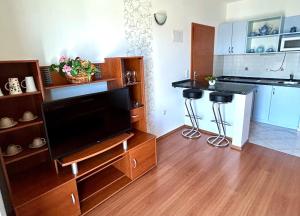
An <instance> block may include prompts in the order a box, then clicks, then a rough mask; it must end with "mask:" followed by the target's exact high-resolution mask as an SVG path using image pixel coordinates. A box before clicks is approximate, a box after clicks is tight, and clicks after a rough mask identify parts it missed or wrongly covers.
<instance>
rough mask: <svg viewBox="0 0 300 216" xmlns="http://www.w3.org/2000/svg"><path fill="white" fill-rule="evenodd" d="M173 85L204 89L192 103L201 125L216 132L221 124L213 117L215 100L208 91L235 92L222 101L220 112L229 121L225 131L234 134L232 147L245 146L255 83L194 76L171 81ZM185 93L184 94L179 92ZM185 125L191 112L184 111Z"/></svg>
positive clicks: (240, 147) (188, 121) (204, 128)
mask: <svg viewBox="0 0 300 216" xmlns="http://www.w3.org/2000/svg"><path fill="white" fill-rule="evenodd" d="M172 86H173V87H178V88H194V89H201V90H203V96H202V98H201V99H198V100H194V101H193V106H194V109H195V110H194V111H195V114H196V116H197V122H198V125H199V128H200V129H201V130H204V131H209V132H212V133H217V132H218V128H217V126H216V124H215V123H214V122H213V121H212V120H214V115H213V111H212V102H211V101H210V99H209V95H210V93H211V92H213V91H220V92H227V93H232V94H233V99H232V102H231V103H227V104H224V105H222V108H221V112H222V115H223V118H224V119H223V120H224V121H226V122H227V123H228V124H226V125H225V130H226V135H227V136H228V137H230V138H232V144H231V147H232V148H234V149H240V150H241V149H242V147H243V145H244V144H245V143H247V141H248V138H249V130H250V119H251V113H252V102H253V95H254V90H255V89H256V86H255V85H246V84H241V83H227V82H216V84H215V86H209V85H208V84H207V85H202V84H200V83H199V82H197V81H194V80H190V79H188V80H182V81H178V82H173V83H172ZM178 97H182V95H178ZM185 125H190V126H191V123H190V119H189V117H188V113H187V112H186V113H185Z"/></svg>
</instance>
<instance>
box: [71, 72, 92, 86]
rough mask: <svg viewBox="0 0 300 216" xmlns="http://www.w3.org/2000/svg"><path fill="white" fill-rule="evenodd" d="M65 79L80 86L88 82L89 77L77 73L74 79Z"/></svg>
mask: <svg viewBox="0 0 300 216" xmlns="http://www.w3.org/2000/svg"><path fill="white" fill-rule="evenodd" d="M66 79H67V81H68V82H69V83H73V84H80V83H88V82H90V80H91V77H89V76H88V75H87V74H86V73H83V72H79V74H78V75H77V76H76V77H73V76H66Z"/></svg>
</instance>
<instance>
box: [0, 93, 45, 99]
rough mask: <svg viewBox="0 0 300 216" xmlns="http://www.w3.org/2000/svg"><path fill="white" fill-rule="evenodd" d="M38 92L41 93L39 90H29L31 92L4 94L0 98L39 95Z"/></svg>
mask: <svg viewBox="0 0 300 216" xmlns="http://www.w3.org/2000/svg"><path fill="white" fill-rule="evenodd" d="M40 94H42V93H41V92H40V91H37V92H31V93H22V94H18V95H4V96H1V97H0V100H5V99H11V98H21V97H28V96H33V95H40Z"/></svg>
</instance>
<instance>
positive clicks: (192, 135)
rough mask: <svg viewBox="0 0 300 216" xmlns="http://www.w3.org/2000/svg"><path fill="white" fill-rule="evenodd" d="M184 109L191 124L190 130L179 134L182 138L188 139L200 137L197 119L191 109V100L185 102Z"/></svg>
mask: <svg viewBox="0 0 300 216" xmlns="http://www.w3.org/2000/svg"><path fill="white" fill-rule="evenodd" d="M188 100H189V106H188V104H187V102H188ZM185 107H186V110H187V112H188V115H189V118H190V121H191V123H192V128H190V129H186V130H183V131H182V133H181V134H182V136H184V137H186V138H189V139H196V138H199V137H200V136H201V133H200V130H199V126H198V122H197V117H196V116H195V113H194V110H193V107H192V99H186V100H185ZM189 107H190V108H189Z"/></svg>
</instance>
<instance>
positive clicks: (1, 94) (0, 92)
mask: <svg viewBox="0 0 300 216" xmlns="http://www.w3.org/2000/svg"><path fill="white" fill-rule="evenodd" d="M1 96H4V94H3V93H2V90H1V88H0V97H1Z"/></svg>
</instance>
